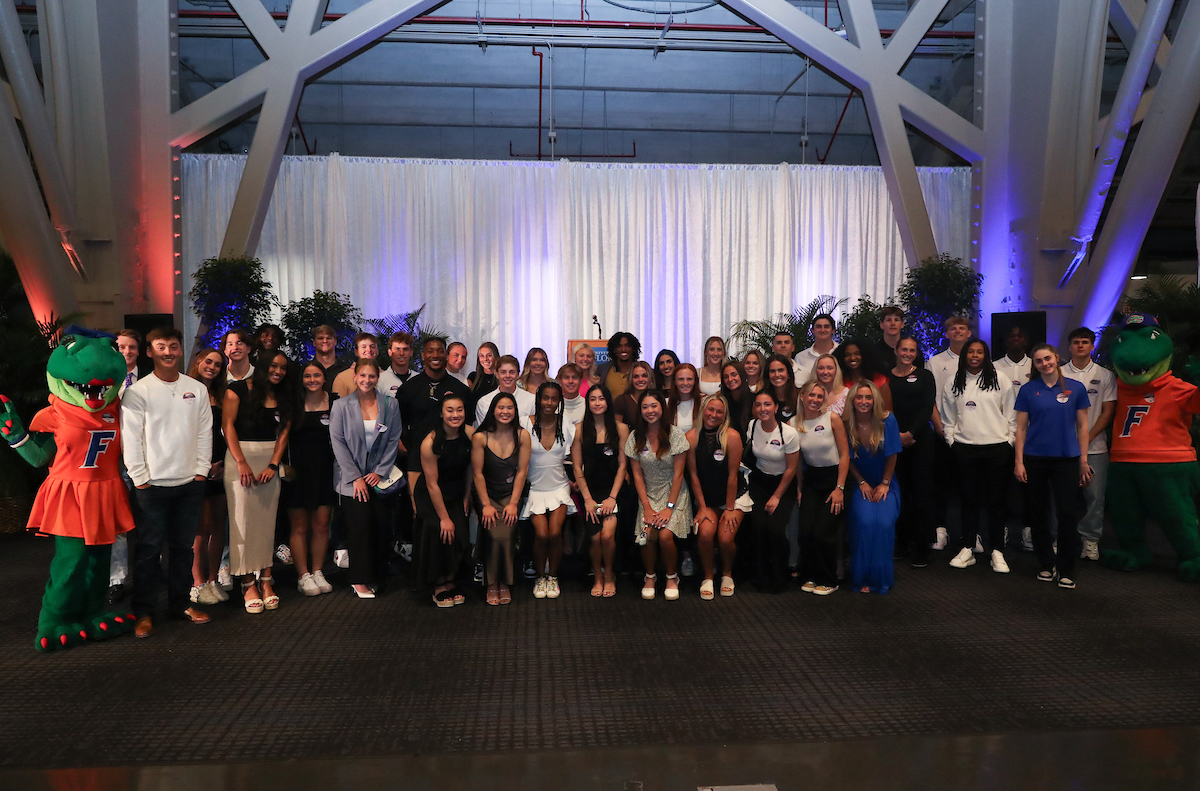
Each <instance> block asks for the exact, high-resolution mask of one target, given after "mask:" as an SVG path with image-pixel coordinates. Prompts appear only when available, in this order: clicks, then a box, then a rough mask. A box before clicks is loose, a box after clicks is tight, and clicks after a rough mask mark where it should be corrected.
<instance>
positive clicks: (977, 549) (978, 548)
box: [975, 534, 983, 555]
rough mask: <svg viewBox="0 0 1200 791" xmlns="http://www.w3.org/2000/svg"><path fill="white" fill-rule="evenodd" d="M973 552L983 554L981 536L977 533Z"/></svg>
mask: <svg viewBox="0 0 1200 791" xmlns="http://www.w3.org/2000/svg"><path fill="white" fill-rule="evenodd" d="M975 554H976V555H982V554H983V538H982V537H981V536H980V535H979V534H976V535H975Z"/></svg>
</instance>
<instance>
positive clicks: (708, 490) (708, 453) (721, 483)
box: [696, 429, 729, 511]
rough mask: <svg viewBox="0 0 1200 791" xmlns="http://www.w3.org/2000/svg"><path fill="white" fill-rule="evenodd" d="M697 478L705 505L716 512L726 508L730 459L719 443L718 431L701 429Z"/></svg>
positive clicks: (697, 448) (697, 444)
mask: <svg viewBox="0 0 1200 791" xmlns="http://www.w3.org/2000/svg"><path fill="white" fill-rule="evenodd" d="M696 477H697V478H699V479H700V493H701V494H702V495H703V496H704V504H705V505H707V506H708V507H709V508H712V509H713V510H714V511H715V510H719V509H721V508H724V507H725V505H726V503H725V498H726V496H727V494H728V488H727V487H728V486H729V459H727V458H725V453H724V451H722V450H721V443H720V442H718V441H717V431H716V429H712V430H711V431H710V430H709V429H701V430H700V437H699V438H698V439H697V440H696Z"/></svg>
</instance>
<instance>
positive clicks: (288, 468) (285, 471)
mask: <svg viewBox="0 0 1200 791" xmlns="http://www.w3.org/2000/svg"><path fill="white" fill-rule="evenodd" d="M298 477H300V476H298V475H297V474H296V468H295V467H293V466H292V465H290V464H280V465H279V480H281V481H283V482H284V483H295V482H296V479H297V478H298Z"/></svg>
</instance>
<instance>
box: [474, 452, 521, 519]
mask: <svg viewBox="0 0 1200 791" xmlns="http://www.w3.org/2000/svg"><path fill="white" fill-rule="evenodd" d="M520 456H521V447H520V445H517V444H516V443H514V444H513V452H512V454H511V455H510V456H509V457H508V458H501V457H500V456H498V455H496V454H495V453H494V452H493V451H492V449H491V448H489V447H488V446H487V443H484V446H483V482H484V483H485V484H487V496H488V499H489V500H492V501H496V500H503V499H506V498H509V497H512V493H513V481H515V480H516V478H517V464H518V462H519V461H520ZM520 496H521V493H520V492H517V497H520ZM493 504H494V502H493Z"/></svg>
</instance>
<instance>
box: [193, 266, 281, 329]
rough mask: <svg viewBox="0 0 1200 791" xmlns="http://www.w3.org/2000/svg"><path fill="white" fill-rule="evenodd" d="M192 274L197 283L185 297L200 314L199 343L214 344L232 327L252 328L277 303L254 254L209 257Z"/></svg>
mask: <svg viewBox="0 0 1200 791" xmlns="http://www.w3.org/2000/svg"><path fill="white" fill-rule="evenodd" d="M192 277H193V278H194V279H195V281H196V284H195V285H194V286H192V290H191V291H189V292H188V298H189V299H190V300H191V301H192V309H193V310H194V311H195V312H196V315H197V316H198V317H199V318H200V328H199V329H198V330H197V331H196V343H197V345H198V346H212V347H215V346H216V345H217V344H218V343H219V342H220V340H221V336H222V335H224V334H225V333H226V332H228V331H229V330H232V329H245V330H250V331H251V332H253V331H254V330H255V329H256V328H257V327H258V325H260V324H263V323H265V322H266V321H268V320H269V319H270V318H271V313H272V311H273V310H274V309H276V308H278V307H279V306H280V303H279V298H278V297H276V296H275V290H274V288H273V287H272V286H271V283H270V282H269V281H268V280H267V278H266V271H265V268H264V267H263V263H262V261H259V260H258V259H257V258H250V257H249V256H239V257H233V258H209V259H208V260H206V261H204V263H202V264H200V268H199V269H197V270H196V272H195V274H193V275H192Z"/></svg>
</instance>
